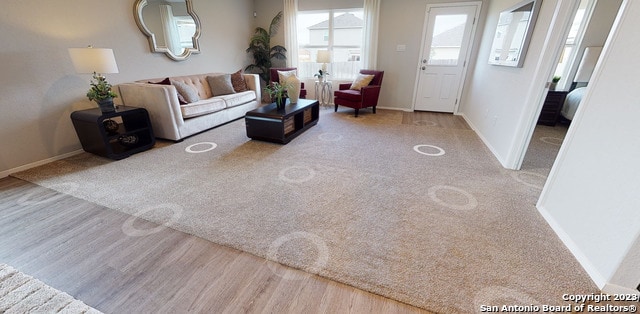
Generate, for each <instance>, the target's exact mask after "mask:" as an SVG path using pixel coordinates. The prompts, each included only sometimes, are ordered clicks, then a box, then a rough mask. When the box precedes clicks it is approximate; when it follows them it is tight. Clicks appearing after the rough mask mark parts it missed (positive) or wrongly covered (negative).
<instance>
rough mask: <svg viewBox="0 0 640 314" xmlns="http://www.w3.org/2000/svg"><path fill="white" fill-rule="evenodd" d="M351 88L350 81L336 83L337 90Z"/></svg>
mask: <svg viewBox="0 0 640 314" xmlns="http://www.w3.org/2000/svg"><path fill="white" fill-rule="evenodd" d="M349 88H351V83H342V84H338V90H345V89H349Z"/></svg>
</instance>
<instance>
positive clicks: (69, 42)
mask: <svg viewBox="0 0 640 314" xmlns="http://www.w3.org/2000/svg"><path fill="white" fill-rule="evenodd" d="M133 3H134V1H98V0H50V1H41V0H7V1H3V3H2V7H3V8H2V10H1V12H0V41H1V42H2V43H4V44H3V45H2V46H1V47H0V60H1V62H2V70H1V71H0V95H1V96H2V97H0V108H1V109H0V110H1V113H0V139H1V140H0V141H1V143H2V144H1V148H0V177H2V176H6V175H7V174H8V173H9V172H10V171H9V170H10V169H13V170H16V169H21V168H22V167H23V166H25V165H30V164H33V163H39V162H43V161H46V160H49V159H50V158H55V157H59V156H64V155H65V154H68V153H72V152H75V151H77V150H79V149H81V146H80V143H79V141H78V138H77V136H76V134H75V131H74V129H73V125H72V124H71V120H70V118H69V115H70V113H71V112H72V111H74V110H77V109H84V108H90V107H93V106H95V105H94V104H93V103H91V102H89V101H88V100H86V98H85V97H84V95H85V94H86V92H87V90H88V87H89V85H88V84H89V79H90V75H88V74H76V73H75V71H74V68H73V65H72V63H71V60H70V58H69V55H68V52H67V48H70V47H86V46H87V45H93V46H94V47H100V48H112V49H113V50H114V54H115V57H116V61H117V63H118V67H119V69H120V73H118V74H108V75H107V78H108V80H109V81H110V82H111V83H112V84H117V83H121V82H128V81H133V80H137V79H145V78H153V77H166V76H171V75H181V74H193V73H203V72H218V71H220V72H231V71H236V70H238V69H239V68H241V67H243V66H245V65H246V64H248V63H247V61H246V60H247V57H246V53H245V52H244V49H246V47H247V43H248V38H249V36H250V34H251V32H252V30H253V25H252V23H251V21H252V20H253V5H254V4H253V1H252V0H236V1H224V0H207V1H204V0H194V9H195V11H196V13H197V14H198V16H199V17H200V20H201V22H202V37H201V40H200V44H201V50H202V53H200V54H196V55H193V56H192V57H191V58H190V59H189V60H187V61H182V62H175V61H171V60H170V59H168V58H167V57H166V56H164V55H163V54H151V53H150V52H149V47H148V42H147V39H146V37H145V36H144V35H143V34H142V32H140V30H139V29H138V27H137V26H136V23H135V21H134V19H133ZM248 22H249V23H248ZM116 101H117V100H116Z"/></svg>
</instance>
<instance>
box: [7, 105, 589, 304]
mask: <svg viewBox="0 0 640 314" xmlns="http://www.w3.org/2000/svg"><path fill="white" fill-rule="evenodd" d="M405 115H406V113H402V112H395V111H387V110H379V112H378V114H375V115H373V114H371V113H369V112H366V111H365V112H364V113H362V114H361V116H360V117H358V118H354V117H353V114H352V111H347V110H346V109H345V110H340V112H338V113H334V112H333V110H327V109H321V116H320V121H319V123H318V125H316V126H314V127H312V128H311V129H309V130H308V131H307V132H305V133H304V134H302V135H301V136H300V137H298V138H296V139H295V140H293V141H292V142H291V143H289V144H287V145H278V144H271V143H266V142H260V141H252V140H250V139H248V138H247V137H246V132H245V129H244V121H242V120H238V121H235V122H233V123H230V124H227V125H224V126H222V127H219V128H216V129H213V130H210V131H207V132H205V133H202V134H199V135H197V136H194V137H191V138H189V139H187V140H185V141H184V142H181V143H175V144H174V143H160V144H159V145H158V146H157V147H156V148H154V149H152V150H150V151H147V152H144V153H141V154H137V155H134V156H131V157H129V158H127V159H124V160H121V161H110V160H106V159H103V158H100V157H96V156H93V155H91V154H86V153H85V154H81V155H79V156H75V157H72V158H68V159H65V160H62V161H58V162H54V163H51V164H47V165H45V166H42V167H38V168H34V169H31V170H28V171H24V172H21V173H17V174H15V176H16V177H18V178H22V179H25V180H28V181H31V182H34V183H37V184H40V185H42V186H45V187H49V188H52V189H55V190H57V191H61V192H64V193H67V194H71V195H74V196H76V197H80V198H83V199H87V200H89V201H92V202H95V203H97V204H100V205H104V206H107V207H109V208H113V209H116V210H120V211H123V212H126V213H129V214H132V215H135V216H138V217H142V218H144V219H148V220H151V221H154V222H158V223H161V224H164V225H166V226H169V227H171V228H175V229H178V230H181V231H184V232H187V233H191V234H194V235H197V236H200V237H203V238H206V239H209V240H211V241H213V242H216V243H219V244H223V245H227V246H230V247H234V248H237V249H240V250H243V251H246V252H250V253H253V254H255V255H258V256H262V257H265V258H268V259H271V260H275V261H278V262H280V263H283V264H286V265H290V266H292V267H296V268H300V269H304V270H306V271H308V272H312V273H317V274H319V275H321V276H325V277H327V278H330V279H334V280H337V281H341V282H344V283H347V284H350V285H353V286H356V287H358V288H361V289H365V290H368V291H372V292H375V293H378V294H381V295H384V296H387V297H391V298H394V299H397V300H400V301H403V302H407V303H409V304H413V305H416V306H419V307H422V308H425V309H428V310H431V311H435V312H443V313H468V312H475V311H478V310H479V309H480V306H481V305H498V306H501V305H503V304H522V305H529V304H551V305H554V304H557V305H561V304H564V302H563V301H562V299H561V296H562V294H565V293H570V294H578V293H592V292H597V289H596V287H595V285H594V284H593V283H592V282H591V280H590V279H589V278H588V276H587V275H586V273H585V272H584V271H583V270H582V268H581V267H580V265H579V264H578V263H577V262H576V260H575V258H574V257H573V256H572V255H571V254H570V253H569V252H568V250H567V249H566V248H565V247H564V245H563V244H562V243H561V242H560V240H559V239H558V238H557V236H556V235H555V234H554V232H553V231H552V230H551V228H550V227H549V226H548V225H547V223H546V222H545V221H544V219H543V218H542V217H541V216H540V215H539V213H538V212H537V210H536V208H535V203H536V201H537V198H538V196H539V193H540V188H541V187H542V184H543V183H544V176H545V175H546V174H541V173H544V172H543V171H542V170H540V169H533V170H535V171H529V172H527V171H521V172H515V171H509V170H505V169H504V168H502V167H501V166H500V164H499V163H498V162H497V161H496V160H495V158H494V157H493V155H492V154H491V153H490V152H489V151H488V150H487V148H486V147H485V146H484V144H483V143H482V142H481V141H480V139H479V138H478V137H477V135H476V134H475V133H474V132H473V131H471V130H469V129H468V128H466V127H458V126H457V125H458V124H456V123H451V124H448V123H443V121H446V120H447V119H459V117H455V116H451V115H449V116H448V117H443V116H439V117H438V119H433V120H432V121H430V120H428V118H426V119H427V120H422V121H413V123H405V124H403V123H402V121H403V116H405ZM442 119H444V120H442ZM556 149H557V148H556ZM546 171H548V169H547V170H546ZM137 226H139V224H138V225H137V224H136V220H135V219H131V220H130V221H128V222H127V223H125V224H124V225H123V226H122V230H123V232H125V233H127V234H129V235H131V236H144V235H145V234H148V233H151V232H155V231H156V230H154V229H151V230H140V229H138V227H137ZM291 279H292V280H296V278H291Z"/></svg>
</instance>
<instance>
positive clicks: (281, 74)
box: [278, 70, 296, 84]
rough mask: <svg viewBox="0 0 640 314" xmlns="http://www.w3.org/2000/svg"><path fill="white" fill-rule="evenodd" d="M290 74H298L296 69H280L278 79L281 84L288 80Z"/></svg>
mask: <svg viewBox="0 0 640 314" xmlns="http://www.w3.org/2000/svg"><path fill="white" fill-rule="evenodd" d="M289 76H296V70H291V71H278V81H279V82H280V84H282V83H284V82H286V81H287V78H289Z"/></svg>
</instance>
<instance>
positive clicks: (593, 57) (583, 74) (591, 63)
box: [573, 47, 602, 83]
mask: <svg viewBox="0 0 640 314" xmlns="http://www.w3.org/2000/svg"><path fill="white" fill-rule="evenodd" d="M601 52H602V47H587V48H585V49H584V54H582V60H580V66H578V71H577V72H576V77H575V78H574V79H573V81H574V82H580V83H586V82H589V80H590V79H591V74H592V73H593V70H594V69H595V67H596V64H597V63H598V58H599V57H600V53H601Z"/></svg>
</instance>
